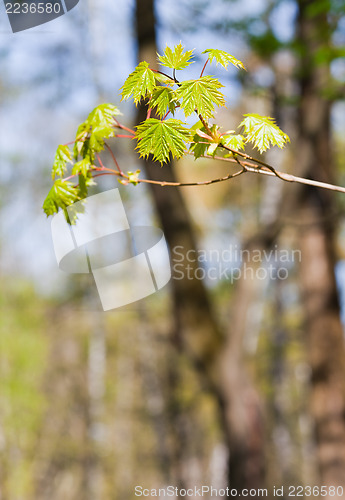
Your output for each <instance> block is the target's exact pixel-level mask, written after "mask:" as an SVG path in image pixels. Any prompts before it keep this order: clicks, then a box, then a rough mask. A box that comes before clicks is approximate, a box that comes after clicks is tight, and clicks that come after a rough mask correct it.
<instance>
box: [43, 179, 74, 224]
mask: <svg viewBox="0 0 345 500" xmlns="http://www.w3.org/2000/svg"><path fill="white" fill-rule="evenodd" d="M77 200H79V196H78V188H77V187H75V186H73V184H72V183H71V182H68V181H63V180H62V179H57V180H56V181H55V182H54V184H53V187H52V188H51V190H50V191H49V193H48V196H47V198H46V199H45V201H44V203H43V210H44V211H45V213H46V214H47V216H49V215H53V214H55V213H57V212H58V211H59V208H62V209H63V210H64V209H66V208H67V207H68V206H70V205H72V203H74V202H75V201H77Z"/></svg>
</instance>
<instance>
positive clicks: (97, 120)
mask: <svg viewBox="0 0 345 500" xmlns="http://www.w3.org/2000/svg"><path fill="white" fill-rule="evenodd" d="M121 114H122V113H121V112H120V110H119V109H118V108H117V107H116V106H114V105H113V104H109V103H108V104H101V105H100V106H97V107H96V108H95V109H94V110H93V111H92V112H91V113H90V114H89V116H88V119H87V120H86V121H87V123H88V125H90V126H91V127H92V128H95V127H112V126H114V125H115V121H114V116H118V115H121Z"/></svg>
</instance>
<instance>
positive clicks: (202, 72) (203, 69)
mask: <svg viewBox="0 0 345 500" xmlns="http://www.w3.org/2000/svg"><path fill="white" fill-rule="evenodd" d="M208 62H209V59H207V60H206V62H205V64H204V67H203V68H202V71H201V73H200V78H201V77H202V75H203V74H204V71H205V69H206V66H207V63H208Z"/></svg>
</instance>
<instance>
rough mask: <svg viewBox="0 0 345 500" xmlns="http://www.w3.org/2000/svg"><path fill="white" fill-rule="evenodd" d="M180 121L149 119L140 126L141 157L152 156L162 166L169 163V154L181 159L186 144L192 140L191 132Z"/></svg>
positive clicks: (137, 135)
mask: <svg viewBox="0 0 345 500" xmlns="http://www.w3.org/2000/svg"><path fill="white" fill-rule="evenodd" d="M184 125H185V124H184V123H183V122H181V121H180V120H175V119H174V118H170V119H168V120H164V121H160V120H157V119H156V118H149V119H148V120H145V121H144V122H143V123H141V124H140V125H138V127H137V131H136V137H137V139H138V149H139V153H140V156H142V157H144V158H147V157H148V156H149V155H150V154H152V155H153V157H154V160H156V161H159V162H160V163H161V164H163V163H166V162H168V161H169V153H171V154H172V156H173V157H175V158H180V157H181V156H182V155H183V152H184V149H185V142H188V141H189V140H190V131H189V130H188V129H186V128H185V127H184Z"/></svg>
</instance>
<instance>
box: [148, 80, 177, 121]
mask: <svg viewBox="0 0 345 500" xmlns="http://www.w3.org/2000/svg"><path fill="white" fill-rule="evenodd" d="M175 102H176V97H175V92H174V91H173V90H172V89H169V88H168V87H158V88H157V89H156V90H155V91H154V92H153V94H152V99H151V100H150V108H156V110H157V114H158V116H160V117H162V116H164V115H165V114H166V112H167V109H169V111H171V112H172V113H174V111H175V107H176V105H175Z"/></svg>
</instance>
